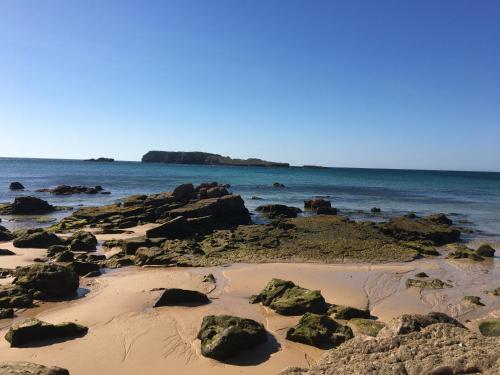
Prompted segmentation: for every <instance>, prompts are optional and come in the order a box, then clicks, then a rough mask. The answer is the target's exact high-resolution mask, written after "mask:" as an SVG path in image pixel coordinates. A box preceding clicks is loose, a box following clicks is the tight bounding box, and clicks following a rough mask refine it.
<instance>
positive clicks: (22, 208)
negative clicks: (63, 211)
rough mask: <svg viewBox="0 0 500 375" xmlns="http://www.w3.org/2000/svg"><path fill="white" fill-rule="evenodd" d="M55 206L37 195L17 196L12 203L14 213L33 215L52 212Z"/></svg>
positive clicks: (12, 212)
mask: <svg viewBox="0 0 500 375" xmlns="http://www.w3.org/2000/svg"><path fill="white" fill-rule="evenodd" d="M54 210H55V207H54V206H52V205H50V204H49V203H48V202H47V201H44V200H43V199H40V198H36V197H30V196H26V197H16V198H15V199H14V203H13V204H12V208H11V214H12V215H32V214H43V213H47V212H52V211H54Z"/></svg>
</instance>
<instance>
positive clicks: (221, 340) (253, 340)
mask: <svg viewBox="0 0 500 375" xmlns="http://www.w3.org/2000/svg"><path fill="white" fill-rule="evenodd" d="M197 337H198V339H200V340H201V354H203V355H204V356H205V357H209V358H214V359H217V360H224V359H227V358H230V357H233V356H235V355H237V354H239V353H240V352H241V351H243V350H246V349H251V348H253V347H255V346H257V345H259V344H262V343H264V342H266V341H267V334H266V330H265V329H264V326H263V325H262V324H260V323H257V322H256V321H254V320H251V319H243V318H239V317H235V316H229V315H218V316H216V315H208V316H205V317H204V318H203V322H202V324H201V328H200V331H199V332H198V336H197Z"/></svg>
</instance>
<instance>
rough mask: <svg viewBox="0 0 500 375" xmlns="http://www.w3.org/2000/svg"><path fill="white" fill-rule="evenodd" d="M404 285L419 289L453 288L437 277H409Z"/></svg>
mask: <svg viewBox="0 0 500 375" xmlns="http://www.w3.org/2000/svg"><path fill="white" fill-rule="evenodd" d="M406 287H407V288H420V289H443V288H453V285H451V284H449V283H447V282H444V281H442V280H439V279H429V280H417V279H411V278H410V279H407V280H406Z"/></svg>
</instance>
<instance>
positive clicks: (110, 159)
mask: <svg viewBox="0 0 500 375" xmlns="http://www.w3.org/2000/svg"><path fill="white" fill-rule="evenodd" d="M84 161H95V162H106V163H110V162H112V161H115V159H113V158H103V157H100V158H97V159H94V158H92V159H85V160H84Z"/></svg>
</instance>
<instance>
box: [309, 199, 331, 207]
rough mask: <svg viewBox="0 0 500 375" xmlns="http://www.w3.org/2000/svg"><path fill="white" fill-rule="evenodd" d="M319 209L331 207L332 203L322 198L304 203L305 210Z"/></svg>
mask: <svg viewBox="0 0 500 375" xmlns="http://www.w3.org/2000/svg"><path fill="white" fill-rule="evenodd" d="M320 207H326V208H328V207H332V203H331V202H330V201H327V200H326V199H323V198H316V199H308V200H306V201H304V208H305V209H306V210H317V209H318V208H320Z"/></svg>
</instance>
